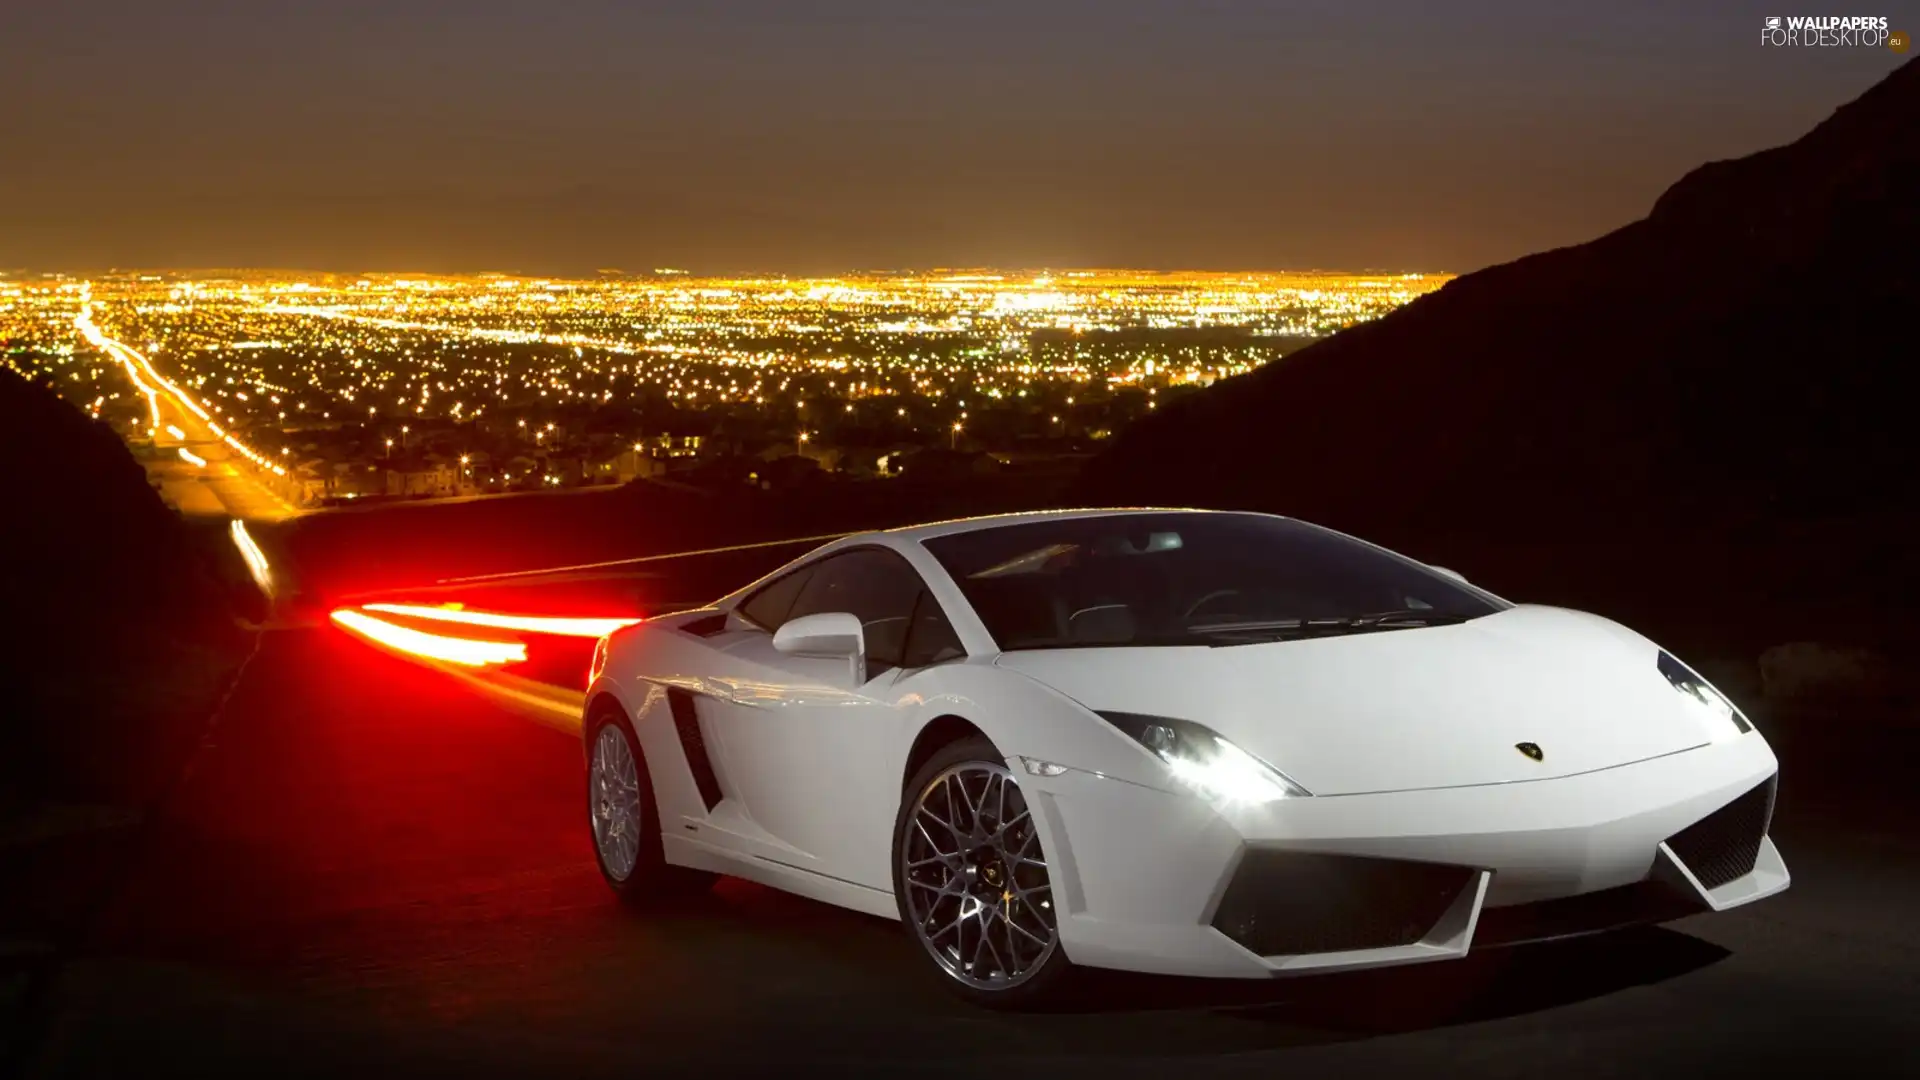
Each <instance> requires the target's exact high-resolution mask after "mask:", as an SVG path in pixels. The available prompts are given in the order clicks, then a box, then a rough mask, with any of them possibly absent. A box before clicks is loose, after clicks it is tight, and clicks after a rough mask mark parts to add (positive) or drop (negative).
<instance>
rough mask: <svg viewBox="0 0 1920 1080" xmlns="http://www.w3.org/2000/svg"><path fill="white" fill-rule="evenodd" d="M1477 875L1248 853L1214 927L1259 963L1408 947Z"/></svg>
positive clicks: (1309, 855) (1390, 862) (1360, 860)
mask: <svg viewBox="0 0 1920 1080" xmlns="http://www.w3.org/2000/svg"><path fill="white" fill-rule="evenodd" d="M1476 873H1477V871H1475V870H1473V869H1470V868H1468V867H1464V866H1447V865H1444V864H1441V863H1423V862H1406V861H1403V860H1399V859H1374V858H1365V857H1361V856H1355V855H1322V854H1319V853H1315V852H1303V851H1275V850H1271V849H1258V848H1255V849H1250V850H1249V851H1248V852H1247V853H1246V856H1245V857H1244V858H1242V859H1241V860H1240V866H1239V868H1238V869H1236V870H1235V871H1234V874H1233V880H1232V881H1231V882H1229V883H1228V885H1227V891H1226V893H1225V895H1223V896H1222V897H1221V898H1220V906H1219V907H1218V908H1217V909H1216V910H1215V911H1214V914H1213V926H1214V929H1216V930H1219V931H1220V932H1221V933H1223V934H1225V935H1227V936H1228V937H1230V938H1232V939H1233V940H1234V941H1236V942H1238V943H1240V944H1241V945H1242V946H1244V947H1245V948H1247V949H1249V950H1251V951H1252V952H1254V953H1257V954H1258V955H1260V956H1298V955H1302V954H1306V953H1327V952H1347V951H1349V950H1354V949H1385V948H1391V947H1393V946H1396V945H1412V944H1414V943H1415V942H1418V941H1419V940H1420V939H1422V938H1424V937H1426V936H1427V934H1428V933H1429V932H1431V931H1432V930H1433V927H1434V925H1435V924H1436V923H1438V922H1439V921H1440V917H1441V916H1442V915H1445V914H1446V913H1447V909H1448V908H1449V907H1451V906H1453V902H1454V901H1455V900H1458V899H1459V898H1460V894H1461V892H1462V891H1464V890H1465V889H1466V888H1467V887H1468V886H1469V885H1471V884H1472V882H1473V880H1474V877H1475V875H1476Z"/></svg>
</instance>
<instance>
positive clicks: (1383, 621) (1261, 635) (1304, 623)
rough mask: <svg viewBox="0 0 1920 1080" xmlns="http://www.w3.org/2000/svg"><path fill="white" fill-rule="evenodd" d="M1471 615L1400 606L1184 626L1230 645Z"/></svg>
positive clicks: (1409, 625) (1449, 622) (1438, 621)
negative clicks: (1356, 612)
mask: <svg viewBox="0 0 1920 1080" xmlns="http://www.w3.org/2000/svg"><path fill="white" fill-rule="evenodd" d="M1472 617H1473V616H1471V615H1457V614H1454V613H1452V612H1444V611H1434V610H1432V609H1430V608H1403V609H1399V610H1395V611H1375V612H1370V613H1368V614H1365V615H1338V616H1329V617H1324V618H1314V619H1249V620H1243V621H1239V622H1221V623H1203V624H1201V625H1199V626H1190V627H1188V628H1187V631H1188V632H1189V633H1193V634H1206V635H1209V636H1219V637H1227V638H1240V639H1242V640H1241V641H1237V642H1231V644H1245V643H1247V642H1248V641H1262V640H1268V641H1270V640H1274V639H1275V638H1289V637H1296V636H1297V637H1317V636H1320V635H1330V636H1331V635H1339V634H1361V633H1368V632H1371V631H1375V630H1401V629H1410V628H1412V627H1416V626H1447V625H1452V624H1454V623H1463V622H1466V621H1467V620H1468V619H1470V618H1472Z"/></svg>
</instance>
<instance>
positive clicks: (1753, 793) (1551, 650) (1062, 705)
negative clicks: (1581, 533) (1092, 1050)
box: [582, 510, 1788, 1005]
mask: <svg viewBox="0 0 1920 1080" xmlns="http://www.w3.org/2000/svg"><path fill="white" fill-rule="evenodd" d="M589 683H590V685H589V688H588V693H587V698H586V705H585V716H584V720H585V723H584V725H583V729H582V730H583V740H584V749H585V757H586V766H587V779H588V783H587V788H588V811H589V814H588V817H589V821H590V824H591V828H592V832H593V841H594V849H595V852H596V855H597V857H598V860H599V864H600V869H601V871H602V873H603V874H604V876H605V878H606V880H607V883H608V884H609V885H610V886H612V888H613V890H614V891H615V892H616V893H617V894H618V895H619V896H620V897H622V898H624V899H627V900H630V901H633V902H636V903H646V902H650V901H654V900H659V899H662V898H666V897H671V896H675V895H685V894H686V893H687V892H688V891H689V890H698V889H702V888H705V887H706V886H707V884H709V883H710V882H711V881H712V880H713V878H714V877H715V876H716V875H723V874H724V875H734V876H738V877H741V878H747V879H751V880H753V881H758V882H761V883H764V884H766V885H769V886H772V887H775V888H779V889H783V890H787V891H789V892H793V893H798V894H800V895H803V896H807V897H812V898H815V899H818V900H823V901H826V902H828V903H833V904H838V905H841V906H843V907H847V908H852V909H854V910H857V911H863V912H868V913H870V914H873V915H877V916H881V917H884V918H888V919H898V920H899V921H900V922H901V923H902V924H903V926H904V927H905V929H906V932H907V936H908V937H909V938H910V940H911V941H912V943H913V947H914V948H916V949H917V950H918V951H919V952H920V953H921V954H922V955H923V956H924V957H925V959H926V961H927V965H928V967H929V969H930V970H931V971H932V972H934V973H936V975H937V976H938V977H939V978H940V979H941V980H942V981H944V982H945V983H946V984H948V985H949V986H951V987H952V988H953V989H955V990H956V991H958V992H959V993H960V994H961V995H962V996H964V997H968V998H970V999H972V1000H974V1001H976V1002H980V1003H983V1004H988V1005H1018V1004H1023V1003H1030V1002H1033V1001H1035V1000H1037V999H1039V998H1041V997H1043V996H1045V995H1048V994H1050V993H1053V992H1055V991H1056V990H1057V987H1058V986H1059V984H1060V982H1061V979H1062V977H1063V976H1065V975H1066V974H1067V973H1068V972H1069V970H1070V969H1071V968H1072V967H1074V966H1076V965H1078V966H1085V967H1097V968H1118V969H1129V970H1134V971H1142V972H1158V973H1166V974H1178V975H1190V976H1224V977H1242V978H1265V977H1272V976H1286V975H1296V974H1302V973H1308V972H1326V971H1334V970H1342V969H1354V968H1367V967H1377V966H1384V965H1394V964H1408V963H1416V962H1420V961H1431V960H1444V959H1449V958H1455V957H1460V956H1464V955H1466V954H1467V953H1468V952H1469V951H1471V950H1477V949H1484V948H1490V947H1495V946H1502V945H1510V944H1514V943H1518V942H1525V941H1534V940H1542V939H1548V938H1555V937H1563V936H1571V935H1575V934H1583V933H1593V932H1598V931H1601V930H1606V929H1610V928H1613V927H1618V926H1624V925H1631V924H1641V923H1650V922H1659V921H1665V920H1668V919H1672V918H1675V917H1678V916H1682V915H1687V914H1690V913H1694V912H1705V911H1720V910H1724V909H1726V908H1731V907H1734V906H1737V905H1740V904H1745V903H1749V902H1751V901H1754V900H1758V899H1760V898H1761V897H1765V896H1769V895H1771V894H1773V893H1776V892H1779V891H1780V890H1782V889H1784V888H1786V887H1787V883H1788V875H1787V868H1786V865H1785V864H1784V863H1783V862H1782V860H1781V857H1780V853H1779V851H1778V850H1776V849H1775V847H1774V844H1773V842H1772V840H1771V839H1770V838H1769V837H1768V834H1767V830H1768V825H1769V823H1770V819H1771V817H1772V812H1773V803H1774V787H1775V776H1776V773H1777V768H1778V766H1777V762H1776V761H1775V758H1774V755H1773V752H1772V750H1771V749H1770V748H1769V747H1768V745H1767V742H1766V740H1765V739H1764V738H1762V736H1761V734H1760V733H1759V732H1758V731H1756V730H1754V728H1753V725H1752V724H1751V723H1750V722H1749V721H1748V719H1747V717H1746V716H1745V715H1744V714H1743V713H1742V712H1741V711H1740V710H1739V709H1738V708H1736V707H1735V706H1734V705H1733V704H1732V703H1731V702H1729V701H1728V699H1727V698H1726V697H1725V696H1724V695H1722V694H1721V693H1720V692H1719V691H1718V690H1716V689H1715V688H1714V687H1713V686H1712V685H1710V684H1709V683H1708V682H1707V680H1705V679H1703V678H1701V677H1700V675H1699V674H1698V673H1696V672H1695V671H1694V670H1693V669H1692V668H1690V667H1688V666H1687V665H1686V664H1684V663H1682V662H1681V661H1680V660H1678V659H1676V658H1675V657H1673V656H1672V655H1670V654H1669V653H1667V652H1666V651H1664V650H1663V649H1661V647H1660V646H1658V645H1656V644H1655V643H1653V642H1652V641H1649V640H1648V639H1647V638H1645V637H1642V636H1641V635H1639V634H1637V633H1635V632H1634V631H1632V630H1629V629H1627V628H1626V627H1624V626H1621V625H1619V624H1618V623H1615V622H1612V621H1609V620H1607V619H1604V618H1600V617H1598V616H1595V615H1590V614H1584V613H1581V612H1577V611H1572V610H1567V609H1564V608H1557V607H1546V606H1537V605H1530V604H1516V603H1511V602H1509V601H1507V600H1504V599H1501V598H1500V597H1498V596H1495V595H1493V594H1492V593H1490V592H1488V591H1486V590H1485V589H1482V588H1478V587H1476V586H1474V585H1472V584H1470V583H1469V582H1468V581H1467V580H1466V579H1465V578H1463V577H1462V576H1460V575H1459V574H1456V573H1454V572H1452V571H1449V570H1446V569H1442V568H1440V567H1435V566H1429V565H1426V564H1424V563H1421V562H1418V561H1416V560H1414V559H1412V558H1409V557H1406V556H1402V555H1399V554H1395V553H1393V552H1390V551H1387V550H1385V549H1383V548H1380V547H1377V546H1375V545H1373V544H1369V543H1366V542H1364V541H1362V540H1359V539H1356V538H1354V537H1351V536H1347V535H1344V534H1342V533H1338V532H1334V531H1331V530H1328V529H1325V528H1321V527H1318V526H1315V525H1311V524H1308V523H1305V522H1302V521H1299V520H1295V519H1292V518H1285V517H1275V516H1269V515H1264V514H1253V513H1238V512H1222V511H1193V510H1099V511H1065V512H1053V513H1040V514H1025V515H1013V516H1001V517H989V518H978V519H973V520H966V521H955V522H946V523H941V524H934V525H926V526H920V527H916V528H907V529H896V530H891V531H883V532H874V533H870V534H866V535H860V536H850V537H847V538H844V539H841V540H837V541H834V542H831V543H828V544H827V545H825V546H823V547H821V548H819V549H817V550H815V551H812V552H810V553H809V554H807V555H805V556H803V557H801V558H799V559H796V560H794V561H793V562H791V563H789V564H787V565H786V566H784V567H782V568H781V569H779V570H777V571H775V572H774V573H772V574H770V575H768V576H767V577H765V578H762V579H761V580H759V581H756V582H754V583H752V584H751V585H749V586H747V587H746V588H743V589H741V590H739V591H738V592H735V593H733V594H732V595H729V596H727V597H725V598H724V599H721V600H719V601H717V602H715V603H714V604H712V605H711V606H708V607H705V608H701V609H699V610H696V611H686V612H681V613H678V614H673V615H667V616H662V617H658V618H654V619H651V620H648V621H645V622H643V623H640V624H638V625H635V626H630V627H627V628H624V629H621V630H619V631H617V632H615V633H614V634H612V635H610V636H609V637H607V638H605V639H603V640H601V641H600V642H599V643H598V645H597V646H596V648H595V651H594V658H593V662H592V670H591V674H590V679H589Z"/></svg>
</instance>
